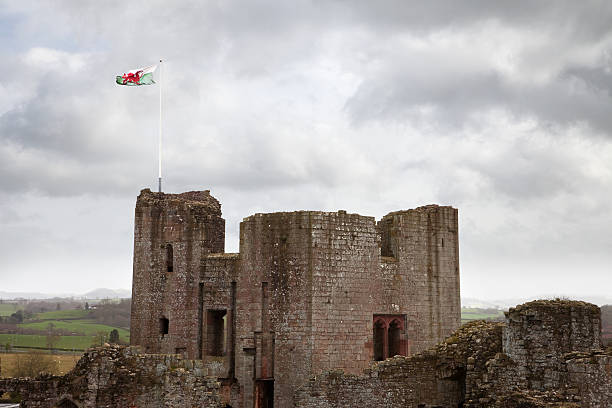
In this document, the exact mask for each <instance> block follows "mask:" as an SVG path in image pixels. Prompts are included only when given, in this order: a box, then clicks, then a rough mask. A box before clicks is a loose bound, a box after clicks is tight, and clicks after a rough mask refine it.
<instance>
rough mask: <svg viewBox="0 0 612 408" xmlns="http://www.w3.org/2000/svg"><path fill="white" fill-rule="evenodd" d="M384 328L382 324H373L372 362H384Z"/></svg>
mask: <svg viewBox="0 0 612 408" xmlns="http://www.w3.org/2000/svg"><path fill="white" fill-rule="evenodd" d="M385 331H386V330H385V327H384V325H383V323H382V322H380V321H378V322H375V323H374V360H375V361H382V360H384V359H385V358H384V355H385V352H384V342H385V335H386V333H385Z"/></svg>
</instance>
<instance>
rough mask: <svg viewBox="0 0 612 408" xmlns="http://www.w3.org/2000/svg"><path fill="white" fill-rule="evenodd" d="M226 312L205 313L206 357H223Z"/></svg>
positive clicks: (211, 311) (209, 311) (210, 311)
mask: <svg viewBox="0 0 612 408" xmlns="http://www.w3.org/2000/svg"><path fill="white" fill-rule="evenodd" d="M226 314H227V311H226V310H208V311H207V312H206V329H207V330H206V338H207V343H208V349H207V355H209V356H223V355H225V352H226V350H225V322H226V319H225V316H226Z"/></svg>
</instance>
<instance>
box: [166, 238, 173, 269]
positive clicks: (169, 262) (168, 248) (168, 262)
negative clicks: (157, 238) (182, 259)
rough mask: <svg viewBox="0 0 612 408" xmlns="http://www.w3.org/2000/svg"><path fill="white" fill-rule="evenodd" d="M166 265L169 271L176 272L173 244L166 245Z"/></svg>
mask: <svg viewBox="0 0 612 408" xmlns="http://www.w3.org/2000/svg"><path fill="white" fill-rule="evenodd" d="M166 267H167V270H168V272H174V250H173V249H172V244H168V245H166Z"/></svg>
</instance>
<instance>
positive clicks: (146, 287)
mask: <svg viewBox="0 0 612 408" xmlns="http://www.w3.org/2000/svg"><path fill="white" fill-rule="evenodd" d="M224 239H225V221H224V220H223V218H221V205H220V204H219V202H218V201H217V200H216V199H215V198H214V197H212V196H211V195H210V193H209V192H208V190H207V191H192V192H187V193H182V194H164V193H152V192H151V191H150V190H149V189H145V190H142V191H141V193H140V195H139V196H138V199H137V201H136V210H135V222H134V277H133V280H132V282H133V283H132V317H131V344H133V345H139V346H142V347H143V348H144V349H145V350H146V351H147V352H151V353H183V354H184V355H186V356H189V357H190V358H199V357H200V356H201V338H202V336H201V333H200V328H201V327H202V321H201V318H202V316H201V310H200V309H199V304H198V300H199V298H200V296H201V293H199V289H200V286H199V282H200V279H199V278H200V276H199V275H200V262H201V259H202V257H203V256H205V255H207V254H209V253H215V252H223V251H224ZM161 319H167V320H165V321H166V323H167V324H166V327H165V329H164V327H163V323H162V320H161ZM165 331H167V333H165Z"/></svg>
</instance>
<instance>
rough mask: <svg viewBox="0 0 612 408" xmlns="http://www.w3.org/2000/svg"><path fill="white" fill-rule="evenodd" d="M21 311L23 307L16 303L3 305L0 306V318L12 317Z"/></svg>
mask: <svg viewBox="0 0 612 408" xmlns="http://www.w3.org/2000/svg"><path fill="white" fill-rule="evenodd" d="M19 309H22V307H20V306H19V305H16V304H14V303H2V304H0V316H10V315H12V314H13V313H15V312H16V311H17V310H19Z"/></svg>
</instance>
